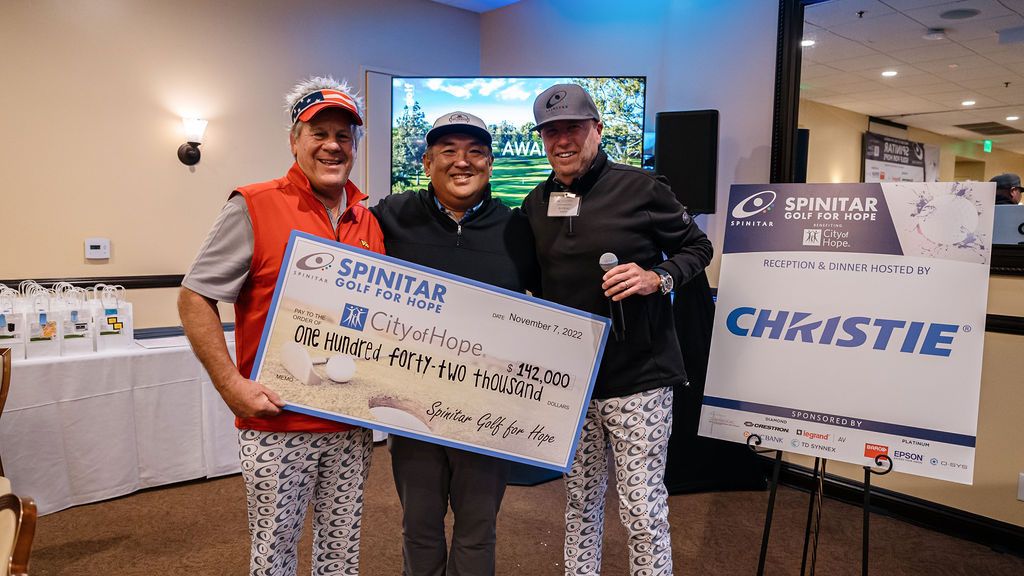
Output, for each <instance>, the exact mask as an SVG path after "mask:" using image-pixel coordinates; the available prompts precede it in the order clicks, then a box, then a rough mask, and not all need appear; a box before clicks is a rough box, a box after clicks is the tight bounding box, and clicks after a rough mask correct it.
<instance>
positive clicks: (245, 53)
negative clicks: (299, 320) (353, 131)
mask: <svg viewBox="0 0 1024 576" xmlns="http://www.w3.org/2000/svg"><path fill="white" fill-rule="evenodd" d="M479 30H480V17H479V15H477V14H475V13H472V12H468V11H465V10H459V9H456V8H452V7H450V6H444V5H441V4H437V3H434V2H429V1H427V0H388V1H387V2H379V1H373V0H268V1H260V2H253V1H250V0H217V1H207V0H175V1H173V2H172V1H169V0H74V1H69V0H3V2H0V53H2V54H4V57H3V58H0V78H2V79H3V80H2V82H3V87H4V89H3V90H2V91H0V127H2V128H3V134H4V137H3V138H2V139H0V158H3V162H2V165H3V167H4V181H3V188H2V190H0V221H2V222H3V233H2V234H0V279H5V278H73V277H83V276H131V275H148V274H183V273H184V272H185V271H186V270H187V268H188V265H189V264H190V263H191V261H192V258H193V257H194V256H195V253H196V251H197V250H198V248H199V245H200V243H201V242H202V240H203V238H205V236H206V233H207V231H208V230H209V227H210V225H211V224H212V223H213V220H214V218H215V217H216V215H217V212H218V211H219V209H220V207H221V205H222V204H223V202H224V200H225V198H226V197H227V195H228V193H229V192H230V191H231V190H232V189H233V188H234V187H236V186H240V185H243V184H247V183H252V182H260V181H264V180H268V179H271V178H277V177H280V176H281V175H283V174H284V172H285V170H287V168H288V166H289V165H290V164H291V162H292V158H291V155H290V153H289V150H288V137H287V131H286V130H287V126H288V118H287V116H286V114H285V112H284V109H283V104H284V100H283V98H284V94H285V93H286V92H287V91H288V90H289V89H290V87H291V86H292V85H293V84H294V83H295V82H296V81H297V80H299V79H300V78H302V77H305V76H308V75H311V74H331V75H334V76H335V77H336V78H343V77H344V78H348V80H349V82H350V83H352V84H354V85H355V86H356V87H357V88H359V89H360V91H362V90H363V89H364V86H363V71H364V69H366V68H385V69H401V70H403V71H406V72H407V73H413V74H438V75H441V74H461V75H474V74H477V73H478V72H479V53H480V35H479ZM456 31H457V33H455V32H456ZM390 106H391V98H390V91H386V92H378V93H375V94H373V95H372V96H371V99H370V100H369V101H368V102H367V111H368V112H369V113H370V115H371V116H374V117H375V118H379V117H380V115H379V112H380V111H381V110H383V111H384V113H385V116H384V118H385V120H384V122H383V123H380V124H381V125H380V126H372V125H371V126H370V128H371V129H373V130H372V131H371V132H370V133H369V134H368V136H367V138H366V140H365V141H364V142H363V145H362V148H361V150H360V152H359V155H360V156H361V158H359V159H358V161H357V162H356V167H355V169H354V170H353V180H354V181H355V182H356V183H357V184H359V185H360V186H362V185H363V184H364V181H365V180H366V179H365V173H366V165H365V164H364V161H365V160H367V159H368V157H369V156H370V154H371V153H372V154H374V155H375V156H376V157H377V158H378V159H379V158H380V157H381V156H382V155H383V158H384V159H383V160H380V161H381V162H383V163H384V164H385V165H386V164H387V162H388V161H387V159H386V158H387V157H388V156H389V155H390V134H389V130H388V126H387V122H388V120H387V119H386V118H387V111H389V110H390ZM185 115H187V116H199V117H202V118H206V119H207V120H209V122H210V124H209V128H208V129H207V133H206V140H205V142H204V143H203V145H202V148H201V150H202V155H203V157H202V160H201V161H200V163H199V164H198V165H197V166H195V167H194V169H190V168H188V167H185V166H184V165H182V164H181V163H179V162H178V159H177V157H176V155H175V151H176V150H177V148H178V146H179V145H180V144H181V143H182V142H183V141H184V138H183V130H182V126H181V120H180V118H181V116H185ZM374 123H375V124H376V123H378V122H374ZM374 146H376V147H377V148H378V150H377V151H376V152H371V149H372V148H373V147H374ZM380 147H383V148H382V151H381V148H380ZM386 180H387V179H386V178H385V181H384V182H382V183H381V185H382V186H383V190H384V191H386V190H388V189H389V188H390V187H389V186H388V182H387V181H386ZM366 192H368V193H371V192H372V190H366ZM88 236H106V237H108V238H110V239H111V244H112V256H111V258H110V259H109V261H106V262H100V263H94V262H87V261H85V259H84V256H83V248H82V242H83V240H84V239H85V238H86V237H88ZM175 294H176V290H171V289H167V290H142V291H137V292H133V293H130V294H129V299H131V300H132V301H134V302H135V303H136V310H137V312H136V319H137V322H136V326H138V327H148V326H173V325H177V324H178V316H177V312H176V310H175V307H174V297H175ZM225 315H226V318H227V319H230V312H229V311H227V310H225Z"/></svg>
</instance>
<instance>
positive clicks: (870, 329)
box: [725, 306, 970, 356]
mask: <svg viewBox="0 0 1024 576" xmlns="http://www.w3.org/2000/svg"><path fill="white" fill-rule="evenodd" d="M725 325H726V327H727V328H728V329H729V332H731V333H733V334H735V335H736V336H749V337H751V338H768V339H769V340H779V339H782V340H786V341H791V342H792V341H799V342H805V343H809V344H825V345H830V346H839V347H841V348H857V347H860V346H864V345H866V344H869V343H870V346H871V348H872V349H873V350H888V349H889V348H898V349H899V351H900V352H904V353H907V354H914V353H917V354H926V355H929V356H949V355H950V353H951V352H952V351H953V349H952V347H951V345H952V344H953V337H954V335H955V334H956V333H957V331H959V330H960V326H959V325H958V324H942V323H939V322H919V321H911V320H896V319H889V318H870V317H867V316H847V317H843V316H832V317H829V318H825V319H817V318H814V317H813V315H812V314H811V313H810V312H790V311H788V310H768V309H761V310H758V309H757V308H752V307H750V306H740V307H738V308H735V309H733V310H732V311H731V312H729V316H728V317H727V318H726V321H725ZM963 330H964V332H969V331H970V326H964V327H963Z"/></svg>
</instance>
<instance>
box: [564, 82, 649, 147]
mask: <svg viewBox="0 0 1024 576" xmlns="http://www.w3.org/2000/svg"><path fill="white" fill-rule="evenodd" d="M572 82H574V83H576V84H579V85H580V86H582V87H583V88H585V89H586V90H587V92H589V93H590V96H591V97H592V98H593V99H594V104H596V105H597V109H598V110H600V111H601V122H602V123H603V124H604V132H603V134H602V137H601V142H602V144H603V145H604V151H605V152H607V153H608V156H609V157H610V158H611V159H612V160H614V161H615V162H622V163H633V164H638V163H639V161H640V155H641V153H642V150H643V133H644V102H643V96H644V85H643V82H642V81H641V80H640V78H573V79H572ZM630 161H632V162H630Z"/></svg>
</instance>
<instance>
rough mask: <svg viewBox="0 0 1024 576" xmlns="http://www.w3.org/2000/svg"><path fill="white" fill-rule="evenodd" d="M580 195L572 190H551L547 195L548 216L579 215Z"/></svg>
mask: <svg viewBox="0 0 1024 576" xmlns="http://www.w3.org/2000/svg"><path fill="white" fill-rule="evenodd" d="M579 215H580V197H579V196H577V195H575V194H573V193H572V192H552V193H551V195H550V196H549V197H548V216H555V217H563V216H579Z"/></svg>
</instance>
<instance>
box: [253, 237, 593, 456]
mask: <svg viewBox="0 0 1024 576" xmlns="http://www.w3.org/2000/svg"><path fill="white" fill-rule="evenodd" d="M297 239H304V240H309V241H312V242H315V243H319V244H323V245H326V246H330V247H332V248H335V249H339V250H342V251H345V252H350V253H353V254H356V255H358V256H360V257H362V258H370V259H375V260H380V261H383V262H387V263H389V264H395V265H398V266H404V267H407V268H411V269H414V270H418V271H420V272H425V273H427V274H432V275H435V276H438V277H441V278H445V279H447V280H453V281H456V282H459V283H462V284H467V285H470V286H473V287H475V288H478V289H481V290H486V291H488V292H494V293H498V294H501V295H503V296H507V297H510V298H513V299H516V300H522V301H525V302H529V303H531V304H533V305H536V306H541V307H544V308H549V309H552V310H557V311H559V312H562V313H566V314H571V315H573V316H577V317H580V318H584V319H587V320H591V321H596V322H599V323H601V324H602V325H603V326H604V329H603V330H602V331H601V341H600V343H599V345H598V349H597V356H596V357H595V359H594V365H593V367H592V369H591V372H590V381H589V382H588V383H587V390H586V393H585V394H584V401H583V402H582V403H581V404H580V413H579V415H578V417H577V419H576V433H575V434H574V435H573V440H572V445H571V447H570V449H569V452H568V455H567V458H566V460H565V461H564V462H562V464H561V465H557V464H553V463H551V462H546V461H541V460H535V459H532V458H525V457H522V456H517V455H512V454H511V453H508V452H502V451H499V450H493V449H490V448H483V447H480V446H476V445H474V444H467V443H462V442H455V441H452V440H448V439H446V438H439V437H435V436H426V435H423V434H417V433H415V432H409V431H406V430H399V429H396V428H392V427H390V426H387V425H384V424H381V423H379V422H376V421H369V420H360V419H358V418H350V417H347V416H340V415H337V414H334V413H331V412H325V411H321V410H317V409H315V408H311V407H309V406H304V405H301V404H292V403H287V404H285V407H284V408H285V410H289V411H292V412H296V413H299V414H306V415H309V416H315V417H317V418H324V419H327V420H333V421H336V422H342V423H345V424H352V425H355V426H361V427H363V428H371V429H374V430H380V431H383V432H387V433H389V434H396V435H398V436H404V437H407V438H414V439H416V440H422V441H424V442H430V443H432V444H440V445H442V446H447V447H450V448H458V449H460V450H466V451H469V452H475V453H478V454H484V455H487V456H493V457H496V458H503V459H505V460H510V461H513V462H519V463H522V464H530V465H533V466H540V467H542V468H547V469H551V470H557V471H559V472H562V473H566V472H568V471H569V470H570V468H572V461H573V459H574V457H575V454H576V448H577V446H578V444H579V440H580V435H579V431H580V429H581V427H582V426H583V421H584V419H585V418H586V416H587V407H588V406H589V405H590V400H591V398H592V395H593V392H594V383H595V382H596V381H597V373H598V371H599V370H600V367H601V359H602V358H603V357H604V349H605V345H606V344H607V342H608V332H609V329H610V328H611V320H609V319H608V318H605V317H604V316H600V315H597V314H591V313H589V312H584V311H581V310H577V309H575V308H570V307H568V306H564V305H562V304H557V303H555V302H550V301H548V300H543V299H541V298H537V297H535V296H530V295H527V294H522V293H520V292H514V291H512V290H508V289H507V288H502V287H500V286H493V285H491V284H487V283H485V282H481V281H479V280H474V279H472V278H466V277H464V276H459V275H457V274H451V273H449V272H445V271H442V270H437V269H434V268H430V267H427V266H423V265H422V264H417V263H415V262H407V261H405V260H401V259H398V258H395V257H393V256H388V255H386V254H379V253H377V252H373V251H370V250H364V249H362V248H358V247H356V246H351V245H349V244H342V243H340V242H337V241H335V240H330V239H328V238H321V237H320V236H316V235H314V234H309V233H307V232H301V231H299V230H292V233H291V235H290V236H289V237H288V246H287V247H286V249H285V253H284V258H283V260H282V261H281V270H280V272H279V273H278V276H277V283H276V284H275V286H274V296H273V298H272V300H271V302H270V307H269V308H268V309H267V320H266V322H265V323H264V325H263V333H262V334H261V336H260V345H259V349H258V350H257V352H256V359H255V361H254V363H253V373H252V374H251V375H250V377H249V378H250V379H251V380H258V379H259V376H260V370H261V369H262V366H263V356H264V354H265V352H266V347H267V344H268V343H269V340H270V333H271V331H272V330H273V326H274V321H275V319H276V315H275V314H274V312H275V311H276V310H277V309H278V304H279V302H280V298H281V293H282V287H283V286H284V284H285V282H286V279H287V277H288V269H289V268H288V266H287V264H288V263H289V262H291V257H292V251H293V249H294V247H295V242H296V240H297Z"/></svg>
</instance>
